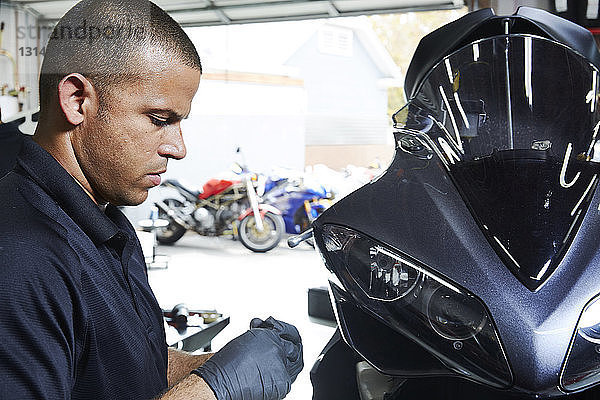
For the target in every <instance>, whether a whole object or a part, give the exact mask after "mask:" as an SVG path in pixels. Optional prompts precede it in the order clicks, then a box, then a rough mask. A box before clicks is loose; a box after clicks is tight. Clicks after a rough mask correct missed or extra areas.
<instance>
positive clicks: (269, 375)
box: [193, 317, 304, 400]
mask: <svg viewBox="0 0 600 400" xmlns="http://www.w3.org/2000/svg"><path fill="white" fill-rule="evenodd" d="M303 366H304V362H303V360H302V340H301V339H300V334H299V333H298V330H297V329H296V328H295V327H294V326H293V325H290V324H286V323H285V322H281V321H278V320H276V319H274V318H273V317H269V318H267V319H266V320H265V321H262V320H260V319H258V318H255V319H253V320H252V322H250V330H248V331H247V332H246V333H244V334H243V335H241V336H238V337H237V338H235V339H233V340H232V341H231V342H229V343H227V345H225V347H223V348H222V349H221V350H219V351H218V352H216V353H215V354H214V355H213V356H212V357H211V358H210V359H209V360H208V361H206V362H205V363H204V364H203V365H201V366H200V367H199V368H198V369H196V370H194V371H193V373H195V374H197V375H199V376H201V377H202V378H203V379H204V381H205V382H206V383H207V384H208V386H210V388H211V389H212V390H213V392H214V393H215V397H216V398H217V400H280V399H283V398H284V397H285V396H286V395H287V394H288V393H289V391H290V389H291V385H292V383H293V382H294V381H295V380H296V377H297V376H298V374H299V373H300V371H302V367H303Z"/></svg>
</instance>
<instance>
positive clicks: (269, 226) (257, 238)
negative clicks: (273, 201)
mask: <svg viewBox="0 0 600 400" xmlns="http://www.w3.org/2000/svg"><path fill="white" fill-rule="evenodd" d="M263 224H264V228H265V229H264V231H263V232H259V231H258V230H257V229H256V221H255V219H254V214H250V215H248V216H246V217H244V219H242V221H241V222H240V226H239V228H238V237H239V239H240V242H242V244H243V245H244V246H245V247H246V248H247V249H249V250H252V251H254V252H256V253H265V252H267V251H269V250H271V249H273V248H275V247H277V245H278V244H279V242H280V241H281V238H282V237H283V232H284V231H285V223H284V222H283V217H282V216H281V215H277V214H273V213H271V212H267V213H266V214H265V217H264V219H263Z"/></svg>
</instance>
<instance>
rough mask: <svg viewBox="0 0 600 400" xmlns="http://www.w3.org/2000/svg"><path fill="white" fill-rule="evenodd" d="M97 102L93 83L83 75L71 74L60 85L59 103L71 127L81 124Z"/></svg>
mask: <svg viewBox="0 0 600 400" xmlns="http://www.w3.org/2000/svg"><path fill="white" fill-rule="evenodd" d="M97 102H98V97H97V94H96V91H95V90H94V87H93V86H92V83H91V82H90V81H89V80H88V79H87V78H86V77H85V76H83V75H81V74H77V73H74V74H69V75H67V76H65V77H64V78H63V79H62V80H61V81H60V82H59V83H58V103H59V105H60V109H61V110H62V112H63V114H64V116H65V118H66V119H67V121H68V122H69V123H70V124H71V125H79V124H81V123H82V122H83V120H84V119H85V116H86V114H87V113H88V112H90V111H91V108H95V107H96V106H97Z"/></svg>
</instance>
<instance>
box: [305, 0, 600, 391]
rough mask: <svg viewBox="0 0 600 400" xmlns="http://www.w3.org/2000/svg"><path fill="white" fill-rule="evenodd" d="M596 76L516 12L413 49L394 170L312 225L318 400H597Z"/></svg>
mask: <svg viewBox="0 0 600 400" xmlns="http://www.w3.org/2000/svg"><path fill="white" fill-rule="evenodd" d="M599 66H600V55H599V54H598V50H597V48H596V43H595V42H594V39H593V38H592V35H591V34H590V33H589V32H588V31H587V30H585V29H583V28H581V27H579V26H577V25H575V24H573V23H571V22H568V21H566V20H564V19H561V18H559V17H557V16H554V15H552V14H550V13H547V12H545V11H541V10H537V9H532V8H526V7H522V8H519V10H518V11H517V12H516V13H515V14H514V15H510V16H496V15H494V13H493V11H492V10H489V9H486V10H480V11H476V12H473V13H471V14H468V15H466V16H464V17H463V18H461V19H459V20H457V21H455V22H452V23H450V24H448V25H446V26H444V27H442V28H440V29H438V30H437V31H435V32H433V33H431V34H430V35H428V36H426V37H425V38H424V39H423V40H422V41H421V43H420V44H419V46H418V48H417V51H416V53H415V55H414V57H413V60H412V63H411V65H410V68H409V69H408V71H407V74H406V84H405V90H406V92H407V94H408V98H410V101H409V103H408V105H407V106H405V107H404V108H402V109H401V110H400V111H398V112H397V113H396V114H395V116H394V123H395V127H396V129H397V131H396V132H395V134H394V135H395V139H396V143H397V146H396V154H395V158H394V160H393V161H392V163H391V165H390V166H389V167H388V169H387V171H386V172H385V173H384V174H383V175H382V176H380V177H379V178H377V179H375V180H374V181H372V182H371V183H369V184H367V185H366V186H364V187H362V188H360V189H359V190H357V191H355V192H354V193H352V194H351V195H349V196H347V197H345V198H344V199H342V200H340V201H339V202H338V203H337V204H335V205H333V206H332V207H331V208H330V209H328V210H327V211H325V212H324V213H323V214H322V215H321V216H320V217H319V218H318V219H317V220H316V221H315V222H314V223H313V228H314V238H315V241H316V244H317V246H318V249H319V251H320V253H321V255H322V257H323V260H324V262H325V265H326V267H327V269H328V270H329V271H330V272H331V277H330V288H329V292H330V295H331V297H332V299H333V300H334V307H333V308H334V311H335V316H336V319H337V323H338V327H339V333H338V334H336V336H334V338H332V340H331V342H330V343H329V345H328V346H327V347H326V349H325V350H324V352H323V354H322V355H321V357H319V361H318V362H317V363H316V364H315V366H314V368H313V370H312V380H313V385H314V397H313V398H314V399H315V400H325V399H326V400H332V399H344V400H352V399H361V400H367V399H370V400H374V399H380V400H381V399H416V398H427V399H513V398H519V399H528V398H550V397H559V396H566V395H569V397H570V398H590V399H591V398H600V395H599V394H598V390H597V389H596V387H597V386H596V385H597V384H598V383H599V382H600V212H599V211H598V210H599V208H598V204H599V203H600V191H597V190H596V188H597V186H598V178H599V176H600V137H598V136H599V135H598V130H599V128H600V111H599V107H598V101H599V100H600V97H599V94H600V93H599V90H598V88H599V86H600V85H599V83H600V82H599V79H598V78H599V76H598V73H599ZM305 236H306V235H305Z"/></svg>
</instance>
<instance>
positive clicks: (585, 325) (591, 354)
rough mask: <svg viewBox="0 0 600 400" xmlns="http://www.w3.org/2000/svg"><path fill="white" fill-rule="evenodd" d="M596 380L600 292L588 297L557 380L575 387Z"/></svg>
mask: <svg viewBox="0 0 600 400" xmlns="http://www.w3.org/2000/svg"><path fill="white" fill-rule="evenodd" d="M598 382H600V296H597V297H596V298H594V299H593V300H592V301H590V302H589V303H588V304H587V305H586V306H585V308H584V309H583V312H582V313H581V317H580V318H579V323H578V324H577V329H576V331H575V334H574V335H573V339H572V340H571V347H570V348H569V352H568V353H567V357H566V360H565V364H564V367H563V371H562V374H561V377H560V384H561V386H562V387H563V389H565V390H566V391H569V392H571V391H578V390H581V389H584V388H586V387H588V386H591V385H594V384H597V383H598Z"/></svg>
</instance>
